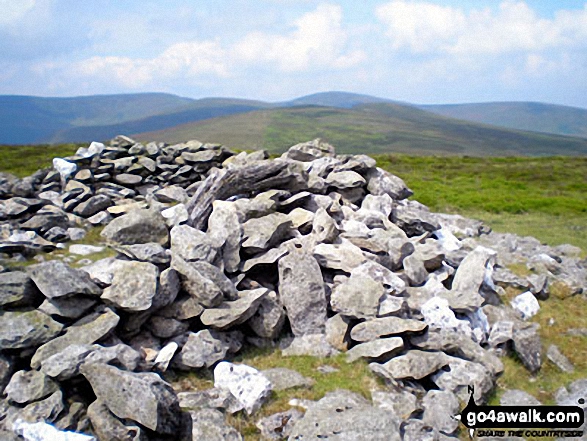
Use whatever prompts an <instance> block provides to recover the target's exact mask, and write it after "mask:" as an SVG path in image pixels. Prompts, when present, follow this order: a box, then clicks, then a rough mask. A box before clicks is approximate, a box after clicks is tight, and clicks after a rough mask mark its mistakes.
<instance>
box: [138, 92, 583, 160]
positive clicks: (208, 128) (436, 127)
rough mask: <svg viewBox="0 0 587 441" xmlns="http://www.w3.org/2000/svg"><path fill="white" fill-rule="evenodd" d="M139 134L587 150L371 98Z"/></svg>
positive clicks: (253, 142)
mask: <svg viewBox="0 0 587 441" xmlns="http://www.w3.org/2000/svg"><path fill="white" fill-rule="evenodd" d="M136 136H137V138H138V139H142V140H157V141H166V142H180V141H182V140H186V139H199V140H201V141H210V142H212V141H215V142H220V143H223V144H226V145H228V146H229V147H233V148H239V149H250V148H257V147H262V148H265V149H267V150H269V151H271V152H282V151H284V150H285V149H286V148H288V147H289V146H290V145H291V144H292V143H296V142H303V141H306V140H308V139H312V138H317V137H320V138H323V139H325V140H327V141H328V142H330V143H332V144H333V145H335V146H336V147H337V150H338V151H339V152H340V153H357V152H361V153H371V154H377V153H391V152H395V153H409V154H422V155H426V154H453V155H454V154H457V155H473V156H508V155H532V156H547V155H585V154H587V140H586V139H580V138H573V137H563V136H555V135H546V134H539V133H532V132H522V131H515V130H509V129H498V128H496V127H491V126H485V125H482V124H477V123H470V122H466V121H461V120H456V119H452V118H447V117H443V116H439V115H435V114H432V113H430V112H426V111H423V110H420V109H416V108H414V107H411V106H407V105H400V104H392V103H380V104H366V105H361V106H357V107H355V108H353V109H340V108H332V107H295V108H287V109H283V108H279V109H270V110H263V111H260V112H250V113H246V114H241V115H235V116H229V117H223V118H218V119H212V120H206V121H200V122H196V123H188V124H184V125H180V126H178V127H174V128H171V129H166V130H160V131H154V132H147V133H141V134H138V135H136Z"/></svg>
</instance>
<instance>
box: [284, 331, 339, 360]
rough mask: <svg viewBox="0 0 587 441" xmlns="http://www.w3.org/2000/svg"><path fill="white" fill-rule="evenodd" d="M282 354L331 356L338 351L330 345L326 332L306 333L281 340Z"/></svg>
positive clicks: (286, 355) (287, 355) (285, 355)
mask: <svg viewBox="0 0 587 441" xmlns="http://www.w3.org/2000/svg"><path fill="white" fill-rule="evenodd" d="M281 347H282V350H281V355H283V356H284V357H289V356H296V355H311V356H313V357H330V356H333V355H337V354H338V351H337V350H336V349H334V348H333V347H332V346H330V343H328V341H327V340H326V336H325V335H324V334H304V335H300V336H297V337H294V338H293V339H285V340H284V341H282V342H281Z"/></svg>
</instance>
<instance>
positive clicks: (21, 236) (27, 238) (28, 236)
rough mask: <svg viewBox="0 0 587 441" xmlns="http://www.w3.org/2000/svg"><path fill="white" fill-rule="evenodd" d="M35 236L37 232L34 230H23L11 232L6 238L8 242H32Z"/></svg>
mask: <svg viewBox="0 0 587 441" xmlns="http://www.w3.org/2000/svg"><path fill="white" fill-rule="evenodd" d="M35 237H37V233H35V232H34V231H23V232H17V233H12V234H11V235H10V237H9V238H8V240H9V241H10V242H32V241H33V240H34V239H35Z"/></svg>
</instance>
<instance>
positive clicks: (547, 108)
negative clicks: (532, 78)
mask: <svg viewBox="0 0 587 441" xmlns="http://www.w3.org/2000/svg"><path fill="white" fill-rule="evenodd" d="M418 107H419V108H420V109H423V110H428V111H430V112H434V113H437V114H439V115H444V116H448V117H452V118H458V119H463V120H466V121H474V122H479V123H484V124H492V125H495V126H501V127H508V128H512V129H519V130H531V131H536V132H544V133H555V134H559V135H570V136H581V137H583V138H587V109H580V108H577V107H567V106H557V105H554V104H544V103H531V102H520V103H513V102H501V103H476V104H449V105H427V106H418Z"/></svg>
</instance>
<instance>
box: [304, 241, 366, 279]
mask: <svg viewBox="0 0 587 441" xmlns="http://www.w3.org/2000/svg"><path fill="white" fill-rule="evenodd" d="M314 257H315V258H316V260H317V261H318V263H319V264H320V266H322V267H324V268H332V269H339V270H342V271H344V272H347V273H350V272H351V271H352V270H353V269H355V268H356V267H358V266H359V265H361V264H362V263H363V262H365V261H366V260H367V258H366V257H365V256H364V254H363V252H362V251H361V249H360V248H359V247H358V246H356V245H353V244H352V243H351V242H349V241H348V240H343V241H342V242H341V243H339V244H328V243H321V244H318V245H316V247H315V248H314Z"/></svg>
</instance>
